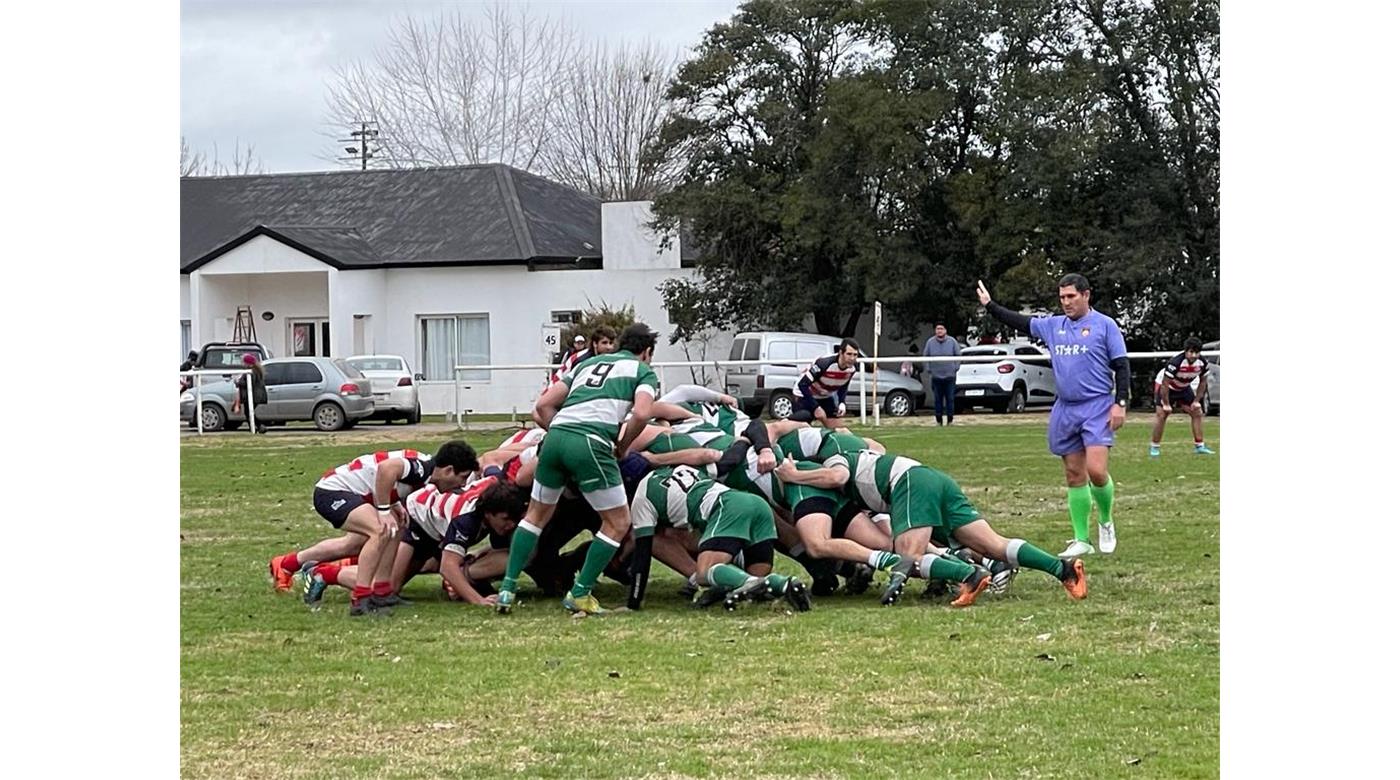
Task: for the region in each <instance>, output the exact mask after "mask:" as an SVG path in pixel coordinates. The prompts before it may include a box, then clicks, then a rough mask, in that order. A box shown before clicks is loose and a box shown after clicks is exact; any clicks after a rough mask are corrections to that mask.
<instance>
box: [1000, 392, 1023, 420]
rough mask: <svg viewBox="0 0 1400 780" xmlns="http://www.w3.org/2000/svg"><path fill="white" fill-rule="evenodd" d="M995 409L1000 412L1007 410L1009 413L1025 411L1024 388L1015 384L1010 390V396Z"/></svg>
mask: <svg viewBox="0 0 1400 780" xmlns="http://www.w3.org/2000/svg"><path fill="white" fill-rule="evenodd" d="M997 411H999V412H1001V413H1002V414H1006V413H1008V412H1009V413H1011V414H1020V413H1021V412H1024V411H1026V389H1025V388H1024V387H1021V386H1020V385H1016V387H1015V388H1014V389H1012V391H1011V397H1010V398H1008V399H1007V400H1006V404H1005V405H1004V406H1000V407H998V408H997Z"/></svg>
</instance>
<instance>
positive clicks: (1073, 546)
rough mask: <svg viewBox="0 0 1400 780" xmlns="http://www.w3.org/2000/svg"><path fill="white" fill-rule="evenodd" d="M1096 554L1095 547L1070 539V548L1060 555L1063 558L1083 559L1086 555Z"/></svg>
mask: <svg viewBox="0 0 1400 780" xmlns="http://www.w3.org/2000/svg"><path fill="white" fill-rule="evenodd" d="M1093 554H1094V546H1093V545H1092V544H1089V543H1088V542H1081V541H1079V540H1078V539H1070V540H1069V546H1068V547H1066V548H1065V551H1064V552H1062V553H1060V557H1061V558H1082V557H1084V556H1086V555H1093Z"/></svg>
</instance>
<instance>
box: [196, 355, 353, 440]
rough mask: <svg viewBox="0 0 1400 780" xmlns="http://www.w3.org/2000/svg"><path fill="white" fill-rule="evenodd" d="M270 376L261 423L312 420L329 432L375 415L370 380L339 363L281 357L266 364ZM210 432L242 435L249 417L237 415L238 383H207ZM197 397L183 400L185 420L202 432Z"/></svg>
mask: <svg viewBox="0 0 1400 780" xmlns="http://www.w3.org/2000/svg"><path fill="white" fill-rule="evenodd" d="M263 369H264V370H265V371H266V372H267V380H266V383H267V404H265V405H264V406H262V407H259V409H258V410H257V411H258V415H257V420H258V422H267V423H287V422H296V421H303V420H305V421H310V422H313V423H315V424H316V427H317V428H318V429H320V430H323V431H335V430H340V429H342V428H349V427H350V426H352V425H354V424H355V423H357V422H359V421H360V420H362V419H364V418H366V417H368V416H370V415H371V414H373V413H374V395H373V392H372V391H371V388H370V381H369V379H368V378H366V377H365V375H364V374H362V373H360V371H359V370H358V369H356V368H355V367H354V366H352V365H350V364H349V363H346V362H345V361H344V360H341V359H339V358H326V357H296V358H276V359H272V360H268V361H267V362H265V363H263ZM200 392H201V395H202V400H203V403H204V409H203V411H202V415H203V417H204V429H205V430H215V431H217V430H220V429H223V430H226V431H232V430H236V429H237V428H238V427H239V426H241V425H242V424H243V423H244V422H246V421H247V417H246V415H245V414H244V413H242V412H240V413H239V414H237V415H235V414H234V413H233V401H234V398H235V397H236V396H237V393H238V391H237V390H236V389H235V388H234V384H233V381H232V380H228V379H219V380H216V381H213V382H210V381H208V379H207V378H206V380H205V384H204V385H203V386H202V389H201V391H200ZM194 406H195V392H194V390H192V389H191V390H186V391H185V392H184V393H182V394H181V395H180V419H182V420H187V421H189V424H190V427H192V428H193V427H196V426H197V425H198V421H197V420H196V419H195V416H194V413H195V411H194Z"/></svg>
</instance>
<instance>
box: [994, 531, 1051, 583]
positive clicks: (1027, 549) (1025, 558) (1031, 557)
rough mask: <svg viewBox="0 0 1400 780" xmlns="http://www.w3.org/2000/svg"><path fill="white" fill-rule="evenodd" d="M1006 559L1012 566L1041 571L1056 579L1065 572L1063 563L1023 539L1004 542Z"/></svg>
mask: <svg viewBox="0 0 1400 780" xmlns="http://www.w3.org/2000/svg"><path fill="white" fill-rule="evenodd" d="M1006 559H1007V562H1008V563H1010V564H1011V565H1012V566H1024V567H1026V568H1028V569H1035V570H1036V571H1043V572H1045V573H1046V574H1049V575H1050V576H1052V577H1054V578H1056V579H1059V578H1060V576H1061V575H1063V574H1064V571H1065V564H1064V562H1063V561H1061V560H1060V559H1059V558H1056V557H1055V556H1053V555H1051V554H1050V553H1048V552H1046V551H1044V550H1042V549H1040V548H1039V547H1036V546H1035V545H1033V544H1031V543H1030V542H1028V541H1026V540H1025V539H1008V540H1007V541H1006Z"/></svg>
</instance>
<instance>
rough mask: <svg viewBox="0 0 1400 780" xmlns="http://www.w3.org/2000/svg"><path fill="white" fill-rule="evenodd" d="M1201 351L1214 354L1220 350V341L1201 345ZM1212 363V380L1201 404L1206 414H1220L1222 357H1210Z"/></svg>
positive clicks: (1209, 381)
mask: <svg viewBox="0 0 1400 780" xmlns="http://www.w3.org/2000/svg"><path fill="white" fill-rule="evenodd" d="M1201 349H1203V350H1205V351H1206V352H1214V351H1217V350H1219V349H1220V340H1219V339H1217V340H1215V341H1207V342H1206V343H1204V344H1202V345H1201ZM1206 360H1209V361H1210V379H1209V380H1208V383H1207V385H1206V397H1205V399H1204V400H1203V401H1202V402H1201V406H1202V407H1203V408H1204V409H1205V413H1206V414H1220V356H1219V355H1216V356H1215V357H1208V358H1206Z"/></svg>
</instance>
